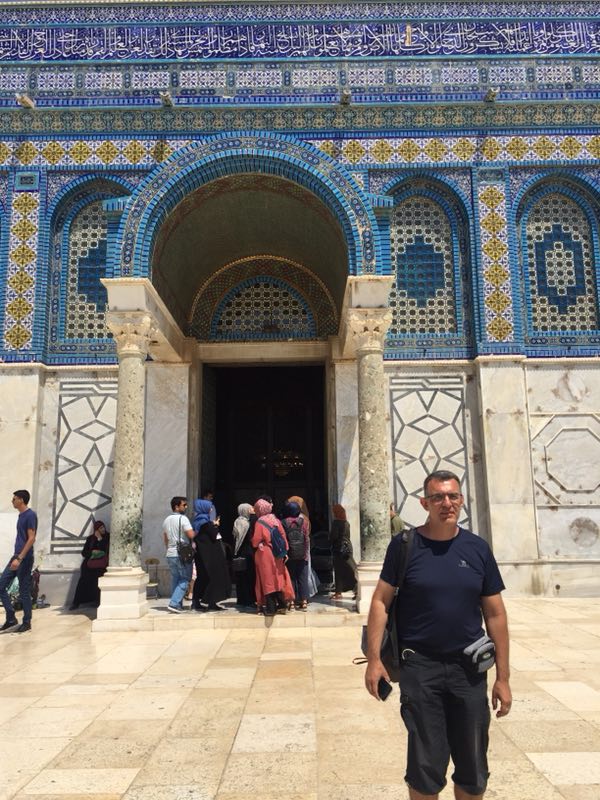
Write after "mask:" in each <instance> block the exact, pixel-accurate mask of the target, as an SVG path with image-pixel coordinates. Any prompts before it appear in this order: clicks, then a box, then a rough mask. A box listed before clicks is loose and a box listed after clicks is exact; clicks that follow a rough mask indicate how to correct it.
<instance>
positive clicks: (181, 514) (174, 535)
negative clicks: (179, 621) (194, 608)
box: [163, 497, 194, 614]
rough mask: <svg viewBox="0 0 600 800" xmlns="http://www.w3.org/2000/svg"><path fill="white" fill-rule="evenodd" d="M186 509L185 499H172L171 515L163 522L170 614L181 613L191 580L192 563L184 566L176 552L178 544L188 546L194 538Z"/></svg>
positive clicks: (168, 609)
mask: <svg viewBox="0 0 600 800" xmlns="http://www.w3.org/2000/svg"><path fill="white" fill-rule="evenodd" d="M187 507H188V504H187V498H186V497H172V498H171V509H172V510H173V513H172V514H169V516H168V517H167V518H166V519H165V521H164V522H163V540H164V543H165V547H166V548H167V552H166V556H167V564H168V565H169V569H170V570H171V600H170V601H169V605H168V606H167V611H170V612H171V614H181V613H182V612H183V598H184V597H185V593H186V591H187V587H188V585H189V582H190V581H191V580H192V566H193V565H192V563H191V562H190V563H189V564H184V563H183V562H182V561H181V559H180V558H179V554H178V552H177V545H178V543H179V542H183V543H184V544H189V540H191V539H193V538H194V530H193V528H192V524H191V522H190V521H189V519H188V518H187V516H186V514H185V512H186V511H187Z"/></svg>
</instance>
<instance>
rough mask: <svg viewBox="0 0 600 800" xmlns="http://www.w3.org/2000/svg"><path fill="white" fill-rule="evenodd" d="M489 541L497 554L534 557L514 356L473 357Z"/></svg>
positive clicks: (526, 443) (526, 444)
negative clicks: (475, 371)
mask: <svg viewBox="0 0 600 800" xmlns="http://www.w3.org/2000/svg"><path fill="white" fill-rule="evenodd" d="M477 366H478V383H479V387H478V388H479V402H480V413H481V429H482V440H483V450H484V454H485V461H484V463H485V473H486V486H487V503H488V509H489V517H490V530H491V537H492V544H493V548H494V552H495V554H496V557H497V558H498V559H500V560H512V559H528V558H537V555H538V548H537V539H536V520H535V509H534V498H533V476H532V472H531V450H530V437H529V426H528V418H527V414H526V408H527V398H526V385H525V372H524V368H523V366H522V364H521V363H520V362H519V361H518V360H512V359H506V360H502V359H498V360H495V359H491V358H489V359H488V358H481V359H479V360H478V364H477Z"/></svg>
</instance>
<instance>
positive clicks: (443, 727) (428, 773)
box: [400, 648, 490, 795]
mask: <svg viewBox="0 0 600 800" xmlns="http://www.w3.org/2000/svg"><path fill="white" fill-rule="evenodd" d="M402 653H403V658H402V660H401V664H400V713H401V715H402V719H403V721H404V724H405V725H406V729H407V730H408V757H407V770H406V782H407V784H408V785H409V786H411V787H412V788H413V789H415V790H416V791H417V792H421V793H422V794H437V793H438V792H441V790H442V789H443V788H444V786H445V785H446V771H447V769H448V763H449V760H450V757H452V761H453V763H454V773H453V774H452V780H453V781H454V783H455V784H457V785H458V786H460V788H461V789H463V790H464V791H465V792H467V794H474V795H477V794H483V792H485V789H486V785H487V779H488V777H489V771H488V764H487V748H488V730H489V725H490V709H489V704H488V699H487V674H486V673H485V672H484V673H482V674H475V673H472V672H470V671H468V670H467V669H466V668H465V667H464V666H463V664H462V663H461V659H460V656H459V655H456V656H445V657H434V656H430V655H427V656H426V655H423V654H422V653H419V652H412V651H410V650H409V649H407V648H405V649H404V650H402Z"/></svg>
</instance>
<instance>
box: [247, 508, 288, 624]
mask: <svg viewBox="0 0 600 800" xmlns="http://www.w3.org/2000/svg"><path fill="white" fill-rule="evenodd" d="M254 513H255V514H256V517H257V519H256V524H255V526H254V533H253V534H252V547H254V549H255V551H256V552H255V555H254V563H255V565H256V605H257V606H258V610H259V613H260V612H261V611H262V612H263V613H264V615H265V616H266V617H272V616H273V615H274V614H276V613H277V612H278V611H279V612H281V613H283V614H285V610H286V605H287V603H288V602H289V601H290V600H293V599H294V590H293V589H292V584H291V581H290V576H289V574H288V571H287V569H286V568H285V562H286V560H287V549H288V542H287V539H286V536H285V531H284V529H283V526H282V524H281V522H280V521H279V520H278V519H277V517H276V516H275V514H273V504H272V503H271V502H269V501H268V500H266V499H265V498H263V497H261V498H260V499H259V500H257V501H256V503H255V504H254ZM290 594H291V597H290Z"/></svg>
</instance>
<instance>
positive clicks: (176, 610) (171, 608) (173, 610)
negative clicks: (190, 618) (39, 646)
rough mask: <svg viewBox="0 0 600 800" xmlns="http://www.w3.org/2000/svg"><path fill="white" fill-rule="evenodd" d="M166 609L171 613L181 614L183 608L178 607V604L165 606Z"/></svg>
mask: <svg viewBox="0 0 600 800" xmlns="http://www.w3.org/2000/svg"><path fill="white" fill-rule="evenodd" d="M167 611H170V612H171V614H183V608H179V606H167Z"/></svg>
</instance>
